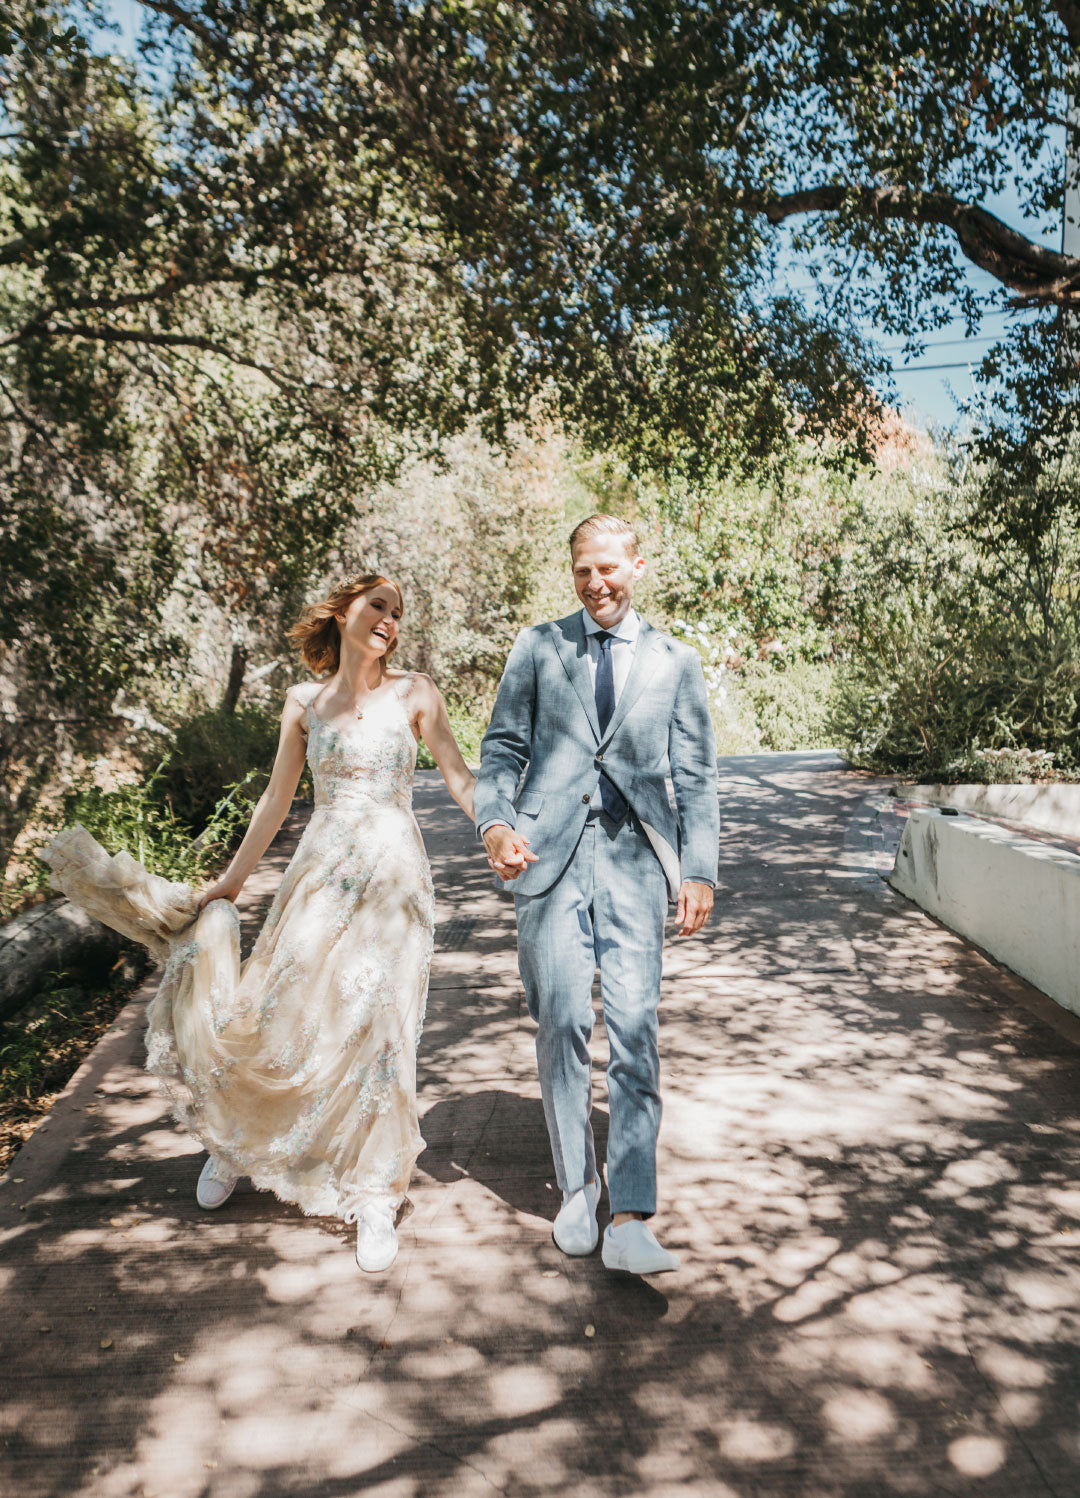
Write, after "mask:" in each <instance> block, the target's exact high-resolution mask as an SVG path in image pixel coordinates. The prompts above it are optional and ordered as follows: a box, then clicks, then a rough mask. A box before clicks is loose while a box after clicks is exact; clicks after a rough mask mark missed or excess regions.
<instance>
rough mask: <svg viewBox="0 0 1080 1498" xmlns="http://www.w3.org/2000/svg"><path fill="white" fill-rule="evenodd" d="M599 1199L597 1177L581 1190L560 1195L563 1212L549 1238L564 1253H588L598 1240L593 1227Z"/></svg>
mask: <svg viewBox="0 0 1080 1498" xmlns="http://www.w3.org/2000/svg"><path fill="white" fill-rule="evenodd" d="M599 1200H600V1177H599V1176H595V1177H594V1178H593V1179H592V1180H591V1181H590V1182H589V1183H588V1185H587V1186H582V1188H581V1190H580V1191H571V1192H566V1191H564V1192H563V1204H562V1209H561V1210H560V1212H559V1215H558V1217H556V1219H555V1226H554V1227H553V1228H552V1230H551V1236H552V1237H553V1238H554V1239H555V1245H556V1247H557V1248H561V1249H562V1251H563V1253H564V1254H591V1253H592V1251H593V1249H594V1248H595V1247H596V1244H597V1241H598V1240H599V1237H600V1229H599V1228H598V1227H597V1226H596V1204H597V1202H598V1201H599Z"/></svg>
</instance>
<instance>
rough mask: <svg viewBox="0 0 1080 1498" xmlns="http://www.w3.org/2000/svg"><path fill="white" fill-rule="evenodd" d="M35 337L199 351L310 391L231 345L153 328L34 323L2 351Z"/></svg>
mask: <svg viewBox="0 0 1080 1498" xmlns="http://www.w3.org/2000/svg"><path fill="white" fill-rule="evenodd" d="M33 337H42V338H57V337H67V338H88V339H91V340H93V341H94V342H97V343H138V344H142V345H144V346H146V347H152V348H197V349H201V350H202V351H203V353H206V354H218V355H220V357H221V358H223V359H228V360H229V362H230V363H231V364H239V365H241V366H242V367H243V368H245V369H254V370H256V371H257V372H258V373H259V374H261V375H265V376H266V378H267V379H268V380H270V381H271V383H272V384H274V385H276V386H277V387H278V389H279V390H295V389H296V388H297V387H298V386H300V387H301V388H306V386H305V384H304V381H302V380H290V379H287V378H286V377H285V376H284V375H282V374H279V373H278V371H277V370H276V369H272V368H271V367H270V366H269V365H268V364H262V363H260V361H259V360H258V359H249V358H247V357H245V356H244V355H243V354H238V353H236V352H235V350H233V349H231V348H229V347H228V345H227V344H224V343H218V342H217V341H216V340H215V339H213V338H203V337H201V336H200V335H199V334H197V333H157V332H155V331H154V330H153V328H92V327H87V326H86V325H85V324H83V323H59V322H38V323H30V324H29V325H28V326H27V327H25V328H22V329H21V330H20V331H19V332H18V333H16V334H14V335H13V336H12V337H10V338H5V339H3V341H2V342H0V348H5V347H7V346H8V345H9V344H12V343H22V342H24V341H25V340H26V339H28V338H33Z"/></svg>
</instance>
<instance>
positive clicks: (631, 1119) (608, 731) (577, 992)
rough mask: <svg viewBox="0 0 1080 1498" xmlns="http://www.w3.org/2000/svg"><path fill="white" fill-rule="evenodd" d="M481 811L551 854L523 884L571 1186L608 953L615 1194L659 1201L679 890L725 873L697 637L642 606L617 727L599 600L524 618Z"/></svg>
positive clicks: (522, 912)
mask: <svg viewBox="0 0 1080 1498" xmlns="http://www.w3.org/2000/svg"><path fill="white" fill-rule="evenodd" d="M601 774H603V775H604V776H606V777H607V778H608V779H609V780H610V781H611V783H612V784H613V785H614V786H615V787H616V788H617V789H618V790H619V791H620V792H621V793H622V796H623V797H624V798H625V800H626V802H627V803H628V805H629V808H630V811H629V815H628V816H627V817H626V819H625V820H624V821H623V822H621V823H620V824H618V825H617V824H616V823H615V822H614V821H613V820H612V819H611V818H610V817H609V816H607V815H606V814H600V815H597V807H598V804H599V795H598V792H599V781H600V776H601ZM669 776H670V779H671V784H672V787H673V789H674V793H675V805H674V808H673V807H672V805H671V802H670V800H669V797H668V790H667V781H668V777H669ZM476 822H477V826H478V827H481V828H486V827H487V826H488V825H490V824H491V823H493V822H506V823H508V824H509V825H510V826H511V827H515V828H517V830H518V831H520V832H522V833H524V834H525V835H526V836H527V837H528V838H529V840H530V844H531V847H532V850H533V852H534V853H536V854H537V855H538V859H537V862H536V863H533V864H529V865H528V866H527V867H526V869H525V871H524V873H522V874H521V875H520V876H519V877H518V879H517V880H515V882H514V886H513V888H514V896H515V906H516V910H517V922H518V964H519V969H520V972H521V977H522V981H523V983H524V985H525V993H526V999H527V1001H528V1005H529V1011H530V1013H531V1014H532V1016H533V1018H534V1019H535V1020H536V1021H537V1023H538V1025H539V1032H538V1034H537V1039H536V1050H537V1060H538V1063H539V1068H540V1085H541V1091H542V1093H543V1099H544V1112H545V1117H546V1119H547V1125H548V1132H549V1134H550V1137H551V1147H552V1153H553V1155H554V1159H555V1169H556V1174H557V1176H558V1181H559V1185H560V1187H561V1188H562V1189H563V1191H576V1190H578V1189H579V1188H580V1187H581V1186H583V1185H584V1184H585V1183H586V1182H587V1181H589V1180H591V1179H592V1178H593V1177H594V1175H595V1174H596V1157H595V1153H594V1149H593V1135H592V1127H591V1124H590V1119H589V1115H590V1110H591V1085H590V1064H589V1052H588V1043H589V1037H590V1035H591V1032H592V1024H593V1010H592V997H591V995H592V983H593V978H594V975H595V972H596V969H597V967H599V969H600V985H601V994H602V998H603V1003H604V1019H605V1023H606V1026H607V1031H608V1039H609V1042H610V1062H609V1066H608V1100H609V1105H610V1129H609V1135H608V1151H607V1176H608V1192H609V1195H610V1199H611V1209H612V1211H613V1212H642V1213H645V1214H646V1215H648V1214H651V1213H652V1212H654V1211H655V1209H656V1136H657V1133H658V1131H659V1126H660V1091H659V1069H660V1068H659V1051H658V1044H657V1006H658V1004H659V999H660V973H661V952H662V948H663V939H664V921H665V917H666V913H667V902H668V898H669V896H670V898H671V899H674V898H675V897H676V896H677V894H678V890H679V886H680V883H681V882H682V881H683V880H686V879H692V880H698V881H701V882H702V883H706V884H714V883H715V881H716V872H717V855H718V849H719V812H718V806H717V787H716V748H715V743H714V739H713V731H712V723H711V720H710V717H709V707H708V698H707V694H706V690H705V680H704V676H703V674H702V670H701V662H700V659H699V657H698V654H697V652H696V651H695V650H693V649H692V648H691V647H690V646H687V645H683V644H680V643H679V642H678V641H676V640H673V639H671V638H670V637H669V636H667V635H664V634H662V633H661V632H660V631H659V630H656V629H653V628H652V627H651V626H650V625H648V624H646V623H645V622H644V621H643V620H642V621H641V623H640V631H639V634H638V638H637V642H636V646H635V648H634V656H633V661H632V664H631V666H630V670H629V674H628V675H627V677H626V680H625V683H624V685H623V687H622V691H621V693H620V694H619V696H618V699H617V702H616V705H615V710H614V713H613V715H612V716H611V718H610V721H609V722H608V723H607V725H606V727H605V728H604V730H603V731H602V732H601V728H600V720H599V717H598V714H597V708H596V700H595V695H594V684H593V679H592V676H591V674H590V669H589V656H588V649H587V645H586V631H585V624H584V620H583V615H582V613H581V612H580V611H579V612H577V613H574V614H571V615H569V616H568V617H567V618H565V619H558V620H556V621H555V622H554V623H551V624H540V625H536V626H535V627H533V628H531V629H526V630H523V631H522V633H521V634H520V635H519V636H518V638H517V641H516V642H515V644H514V647H513V649H512V650H511V652H510V656H509V658H508V660H507V663H506V669H505V671H504V673H503V678H502V681H501V683H500V686H499V693H498V698H497V700H496V703H495V710H494V712H493V714H492V718H491V724H490V726H489V728H488V731H487V733H486V734H485V735H484V741H483V746H482V749H481V766H480V775H479V778H478V780H477V784H476Z"/></svg>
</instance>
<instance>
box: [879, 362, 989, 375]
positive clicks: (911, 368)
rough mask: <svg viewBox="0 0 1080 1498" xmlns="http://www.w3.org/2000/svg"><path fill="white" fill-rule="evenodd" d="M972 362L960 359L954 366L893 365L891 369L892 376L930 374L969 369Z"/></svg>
mask: <svg viewBox="0 0 1080 1498" xmlns="http://www.w3.org/2000/svg"><path fill="white" fill-rule="evenodd" d="M974 362H975V361H974V360H973V359H961V360H960V361H959V362H958V363H956V364H894V365H892V366H891V368H892V373H893V374H930V373H931V372H932V371H933V370H936V369H970V368H971V366H972V364H973V363H974Z"/></svg>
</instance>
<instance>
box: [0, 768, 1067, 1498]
mask: <svg viewBox="0 0 1080 1498" xmlns="http://www.w3.org/2000/svg"><path fill="white" fill-rule="evenodd" d="M722 770H723V781H722V792H721V795H722V807H723V811H724V832H723V867H722V878H723V884H724V890H723V893H722V894H721V897H720V901H719V916H718V919H717V920H716V921H715V923H714V925H713V926H712V927H711V928H710V929H709V931H708V933H707V935H706V937H705V939H698V940H696V941H694V942H690V943H686V944H683V945H677V944H673V945H672V947H671V949H670V954H669V962H668V965H667V977H666V983H665V998H664V1009H663V1031H662V1034H663V1049H664V1068H665V1073H664V1092H665V1099H666V1113H665V1122H664V1130H663V1135H662V1141H661V1142H662V1188H663V1189H662V1198H663V1200H662V1206H661V1213H660V1217H659V1219H658V1223H659V1227H660V1231H661V1233H662V1235H663V1237H664V1238H665V1239H666V1240H667V1241H668V1242H669V1243H671V1245H672V1246H673V1247H677V1248H678V1249H679V1250H680V1251H681V1252H682V1254H683V1255H684V1267H683V1270H682V1272H681V1273H679V1274H678V1275H675V1276H665V1277H658V1278H656V1279H655V1280H654V1281H652V1282H648V1283H646V1282H644V1281H641V1280H632V1279H627V1278H618V1277H614V1276H611V1275H609V1274H607V1273H606V1272H605V1271H604V1270H603V1268H602V1266H601V1264H600V1262H599V1258H598V1257H596V1258H593V1259H590V1260H585V1261H580V1260H578V1261H569V1260H566V1259H564V1258H563V1257H562V1256H561V1255H560V1254H559V1253H558V1251H557V1250H556V1249H555V1248H554V1245H553V1244H552V1242H551V1239H550V1220H551V1218H552V1217H553V1216H554V1212H555V1193H554V1191H553V1189H552V1181H551V1175H550V1168H549V1157H548V1153H547V1143H546V1138H545V1134H544V1127H543V1119H542V1115H541V1108H540V1103H539V1100H538V1090H537V1086H536V1079H535V1075H534V1062H533V1051H532V1032H531V1027H530V1024H529V1022H528V1019H527V1017H525V1015H524V1013H523V1005H522V1002H521V995H520V991H519V988H518V984H517V981H516V977H515V968H514V956H513V922H512V909H511V905H510V903H509V902H508V901H507V900H506V899H505V898H502V897H500V896H498V895H497V894H496V893H495V892H494V890H493V888H492V884H491V881H490V878H489V876H488V875H487V871H486V869H485V867H484V866H483V864H482V862H481V860H480V859H479V858H478V856H477V854H476V851H475V846H474V844H473V841H472V838H471V830H470V829H469V828H468V827H467V826H466V824H465V823H464V822H463V820H462V819H461V817H460V814H459V813H457V812H456V810H455V809H454V808H453V807H452V806H451V805H450V803H449V801H448V799H447V797H446V796H445V794H444V792H443V791H442V790H441V788H440V787H439V785H438V784H436V783H435V782H433V780H432V779H431V777H430V776H428V777H422V784H421V786H420V789H419V791H418V795H417V804H418V814H419V816H420V820H421V823H422V825H423V828H424V833H425V837H426V838H427V842H428V847H429V850H430V852H431V856H432V860H433V864H434V870H435V880H436V886H437V889H438V892H439V897H440V909H439V915H440V919H441V933H440V946H439V953H438V958H437V962H436V965H435V970H434V974H433V980H432V989H431V999H430V1006H429V1018H428V1025H427V1031H426V1034H425V1037H424V1043H423V1048H422V1073H421V1081H422V1099H421V1111H422V1113H423V1115H424V1122H423V1129H424V1134H425V1137H426V1139H427V1141H428V1149H427V1152H426V1153H425V1155H424V1156H423V1158H422V1159H421V1161H420V1165H419V1168H418V1170H417V1173H416V1177H415V1183H414V1190H413V1192H412V1195H413V1198H414V1201H415V1212H414V1214H413V1216H412V1217H411V1218H410V1219H409V1220H408V1222H407V1223H406V1224H405V1225H404V1227H403V1229H402V1252H401V1254H400V1257H399V1259H398V1262H397V1263H396V1264H395V1266H394V1268H393V1269H392V1270H391V1271H390V1273H389V1274H387V1275H385V1276H382V1277H378V1278H372V1277H368V1276H364V1275H362V1274H361V1273H360V1271H358V1270H357V1268H356V1266H355V1264H354V1261H353V1257H352V1243H351V1240H350V1235H349V1234H348V1233H347V1232H346V1230H345V1229H344V1228H342V1227H340V1226H339V1225H337V1224H336V1223H333V1222H325V1221H315V1220H305V1219H304V1218H302V1217H301V1216H300V1215H299V1214H298V1213H297V1212H296V1211H295V1210H293V1209H292V1208H285V1207H281V1206H280V1205H278V1204H277V1203H276V1202H275V1201H274V1200H273V1199H271V1198H270V1197H267V1196H264V1195H256V1194H255V1193H253V1192H251V1191H250V1190H246V1189H244V1188H241V1190H240V1191H239V1192H238V1193H237V1196H236V1197H235V1198H234V1201H233V1203H232V1204H231V1205H230V1206H229V1207H228V1208H227V1209H226V1210H225V1211H224V1212H222V1213H221V1214H216V1215H210V1214H206V1213H201V1212H199V1210H198V1209H197V1208H196V1206H195V1203H194V1200H193V1191H194V1185H195V1178H196V1175H197V1173H198V1168H199V1164H200V1158H201V1156H200V1152H199V1150H198V1147H197V1146H196V1145H195V1144H194V1143H193V1141H191V1140H190V1139H188V1138H186V1137H184V1136H183V1135H181V1134H179V1133H178V1132H177V1131H176V1130H175V1129H174V1128H173V1127H172V1125H171V1124H170V1122H169V1120H168V1118H167V1116H166V1114H165V1112H164V1109H163V1107H162V1104H161V1103H160V1101H159V1100H158V1098H157V1096H156V1094H155V1092H154V1089H153V1088H152V1087H151V1086H150V1085H149V1084H148V1082H147V1080H146V1078H145V1077H144V1076H143V1074H142V1072H141V1071H140V1052H141V1043H140V1019H141V1008H142V1004H143V1003H144V1002H145V993H144V994H143V995H142V996H141V998H139V999H137V1000H136V1001H135V1002H133V1003H132V1004H131V1005H130V1006H129V1007H128V1009H127V1010H125V1012H124V1014H123V1015H122V1016H121V1017H120V1019H119V1020H118V1022H117V1024H116V1026H115V1027H114V1029H113V1030H112V1031H110V1033H109V1034H108V1035H107V1036H106V1037H105V1039H104V1040H103V1042H102V1043H101V1045H100V1046H99V1047H98V1049H97V1051H96V1052H95V1053H94V1055H93V1056H92V1057H91V1058H90V1060H89V1061H88V1063H87V1065H86V1066H85V1067H84V1068H83V1070H82V1072H81V1073H80V1074H79V1076H78V1077H77V1078H76V1079H75V1080H74V1082H73V1084H72V1086H71V1087H70V1088H69V1089H68V1092H67V1094H66V1095H65V1097H64V1099H63V1100H62V1101H61V1102H60V1103H59V1104H58V1106H57V1107H56V1109H55V1110H54V1112H53V1113H52V1115H51V1116H50V1118H49V1120H48V1122H47V1123H46V1124H45V1125H44V1126H43V1127H42V1129H40V1130H39V1131H38V1133H37V1134H36V1135H35V1136H34V1138H33V1139H32V1140H31V1141H30V1142H29V1144H28V1145H27V1146H26V1148H25V1149H24V1150H23V1152H22V1153H21V1154H20V1156H19V1157H18V1159H17V1161H16V1163H15V1165H14V1167H13V1168H12V1170H11V1172H10V1174H9V1176H8V1177H7V1178H5V1179H4V1180H3V1182H2V1183H0V1253H2V1258H0V1264H2V1268H0V1283H2V1286H3V1293H4V1301H3V1305H4V1319H3V1325H2V1327H0V1380H2V1382H3V1385H4V1388H3V1393H4V1402H3V1412H2V1415H0V1492H2V1493H3V1494H5V1495H8V1494H10V1495H16V1494H17V1495H19V1498H38V1495H50V1498H54V1495H55V1498H59V1495H63V1498H83V1495H85V1498H91V1495H92V1498H135V1495H142V1498H152V1495H154V1494H157V1495H159V1498H277V1495H283V1494H289V1495H294V1494H295V1495H300V1494H303V1495H308V1494H310V1495H320V1498H352V1495H356V1494H369V1493H371V1494H378V1495H380V1498H414V1495H417V1498H419V1495H424V1498H428V1495H431V1498H436V1495H446V1498H463V1495H469V1498H471V1495H473V1494H477V1495H481V1494H484V1495H489V1494H492V1493H502V1494H507V1495H511V1494H512V1495H523V1498H524V1495H531V1494H549V1493H559V1494H563V1493H568V1494H583V1495H584V1494H587V1495H607V1494H611V1495H615V1494H641V1495H649V1498H669V1495H672V1498H673V1495H676V1494H678V1495H679V1498H695V1495H709V1498H789V1495H790V1498H879V1495H912V1498H929V1495H936V1494H949V1495H961V1494H963V1495H966V1494H971V1495H978V1498H1027V1495H1029V1494H1030V1495H1035V1494H1039V1495H1043V1494H1054V1495H1057V1498H1075V1495H1076V1494H1077V1493H1080V1414H1078V1408H1080V1406H1078V1401H1080V1351H1078V1330H1080V1328H1078V1324H1077V1321H1078V1318H1077V1306H1078V1304H1080V1051H1078V1049H1077V1044H1076V1041H1077V1036H1078V1033H1080V1025H1078V1024H1077V1022H1075V1021H1072V1020H1071V1019H1070V1018H1069V1017H1067V1016H1064V1015H1060V1016H1059V1015H1058V1014H1057V1013H1055V1011H1054V1010H1053V1008H1052V1006H1050V1005H1049V1004H1048V1003H1045V1002H1043V1001H1041V1000H1040V999H1039V997H1038V996H1037V995H1036V994H1034V993H1033V991H1032V990H1030V989H1028V988H1026V987H1025V986H1024V985H1023V984H1022V983H1020V982H1019V981H1018V980H1016V979H1015V978H1013V977H1011V976H1010V975H1008V974H1006V973H1003V972H1002V971H1000V970H999V969H997V968H995V967H994V966H992V965H991V964H990V963H988V962H987V961H985V960H984V959H983V958H981V957H980V956H979V955H978V954H977V953H976V952H974V951H973V950H972V949H971V948H969V947H966V946H965V945H964V944H963V943H962V942H960V941H958V940H957V939H955V938H954V937H952V936H951V935H949V933H947V932H946V931H944V930H942V929H941V928H939V927H938V926H936V925H934V924H933V923H932V922H931V921H930V920H928V919H927V918H926V917H925V916H923V915H922V914H921V913H920V912H919V911H918V910H917V909H915V908H914V907H912V906H909V905H908V904H906V903H905V902H904V901H902V900H901V899H900V897H899V896H897V895H894V894H893V893H892V892H891V891H890V890H889V889H888V888H887V887H886V886H885V885H884V884H883V883H882V882H881V880H880V878H879V877H878V869H879V868H881V867H885V866H887V865H888V864H889V862H890V858H889V850H888V845H889V842H890V840H895V833H896V830H897V829H896V826H895V825H894V824H895V818H894V817H892V815H891V813H890V811H889V809H888V803H887V800H886V798H885V796H884V794H883V790H882V785H881V783H880V782H875V781H873V780H870V779H868V778H867V777H864V776H860V775H858V774H855V773H853V772H851V771H846V770H844V769H843V768H842V767H841V766H840V765H839V764H838V762H837V761H835V760H832V759H831V758H829V757H828V756H823V755H816V756H806V755H803V756H798V755H770V756H761V757H757V758H750V759H740V760H730V761H725V762H724V763H723V765H722ZM294 833H295V829H294ZM286 842H287V840H286ZM286 854H287V849H285V850H282V849H279V851H278V853H277V855H276V858H277V866H278V867H277V870H275V869H274V868H273V867H270V868H268V869H267V872H266V876H265V878H264V880H263V890H262V893H263V894H265V893H266V891H267V890H268V889H269V888H271V887H272V885H273V883H274V881H275V878H276V876H277V871H279V870H280V866H281V862H282V859H283V858H284V857H285V856H286ZM595 1049H596V1052H597V1054H598V1055H602V1054H603V1037H602V1034H599V1035H598V1037H597V1045H596V1047H595ZM597 1081H598V1084H599V1086H600V1109H599V1122H600V1125H601V1133H602V1130H603V1125H604V1123H605V1121H606V1111H605V1109H604V1106H603V1091H602V1088H603V1073H602V1069H601V1068H600V1067H599V1066H598V1068H597ZM605 1205H606V1203H605Z"/></svg>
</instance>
